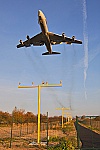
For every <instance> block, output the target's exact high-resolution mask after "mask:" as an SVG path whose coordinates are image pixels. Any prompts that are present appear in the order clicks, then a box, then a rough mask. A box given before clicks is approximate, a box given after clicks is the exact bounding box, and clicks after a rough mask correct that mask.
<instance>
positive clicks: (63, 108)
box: [56, 107, 70, 128]
mask: <svg viewBox="0 0 100 150" xmlns="http://www.w3.org/2000/svg"><path fill="white" fill-rule="evenodd" d="M56 110H62V128H63V127H64V125H63V117H64V114H65V112H64V110H70V108H65V107H62V108H56Z"/></svg>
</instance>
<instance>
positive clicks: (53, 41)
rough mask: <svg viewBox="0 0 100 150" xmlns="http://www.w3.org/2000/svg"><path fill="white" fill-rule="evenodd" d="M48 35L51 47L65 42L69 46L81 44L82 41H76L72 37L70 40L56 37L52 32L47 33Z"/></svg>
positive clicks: (59, 36)
mask: <svg viewBox="0 0 100 150" xmlns="http://www.w3.org/2000/svg"><path fill="white" fill-rule="evenodd" d="M48 34H49V38H50V41H51V44H53V45H55V44H61V43H62V42H65V43H66V44H71V43H77V44H82V41H80V40H76V39H75V37H74V36H73V37H72V38H69V37H66V36H64V35H58V34H55V33H52V32H48Z"/></svg>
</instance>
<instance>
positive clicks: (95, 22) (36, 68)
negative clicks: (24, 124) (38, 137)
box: [0, 0, 100, 116]
mask: <svg viewBox="0 0 100 150" xmlns="http://www.w3.org/2000/svg"><path fill="white" fill-rule="evenodd" d="M84 2H86V11H85V12H84V10H83V4H84ZM99 6H100V1H99V0H91V1H89V0H88V1H87V0H80V1H79V0H62V1H61V0H57V1H56V0H51V1H46V0H42V2H41V1H40V0H38V1H37V0H34V1H31V0H30V1H28V0H17V1H13V0H9V1H6V0H3V1H1V4H0V110H2V111H8V112H10V113H11V112H12V110H13V109H14V107H15V106H16V107H17V108H19V109H20V108H21V109H25V110H26V111H32V112H33V113H35V114H37V89H18V82H21V83H22V85H31V83H32V82H34V84H35V85H38V84H41V82H42V81H48V82H49V83H50V84H52V83H53V84H56V83H59V82H60V80H62V84H63V86H62V87H59V88H44V89H41V113H43V114H46V112H47V111H48V112H49V115H61V111H57V110H56V108H57V107H62V106H64V107H71V112H72V115H73V116H75V115H100V69H99V68H100V42H99V40H100V38H99V35H100V17H99V14H100V9H99ZM39 9H40V10H42V11H43V12H44V14H45V16H46V18H47V23H48V28H49V31H51V32H54V33H57V34H62V32H65V34H66V36H68V37H72V36H73V35H75V37H76V38H77V39H80V40H82V41H83V44H82V45H77V44H76V45H75V44H73V45H65V44H62V45H56V46H52V49H53V51H59V52H61V55H56V56H42V55H41V54H42V53H43V52H46V48H45V46H41V47H35V46H34V47H30V48H21V49H17V48H16V45H17V44H18V42H19V40H20V39H22V40H26V35H29V36H30V37H32V36H34V35H36V34H38V33H39V32H41V30H40V26H39V24H38V16H37V15H38V10H39ZM85 15H87V19H85V22H84V17H85ZM85 23H86V24H85ZM85 25H86V26H85ZM84 34H85V35H86V37H87V39H85V40H84ZM87 40H88V43H87V47H88V48H87V50H88V67H87V70H86V74H87V77H86V81H85V87H84V68H85V67H84V66H85V64H84V60H85V57H86V55H85V51H86V50H85V48H84V47H85V45H86V43H85V42H86V41H87ZM85 92H86V93H87V98H86V97H85Z"/></svg>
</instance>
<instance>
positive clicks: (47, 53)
mask: <svg viewBox="0 0 100 150" xmlns="http://www.w3.org/2000/svg"><path fill="white" fill-rule="evenodd" d="M54 54H61V53H59V52H52V53H49V52H45V53H43V54H42V55H54Z"/></svg>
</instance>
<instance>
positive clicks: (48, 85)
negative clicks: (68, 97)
mask: <svg viewBox="0 0 100 150" xmlns="http://www.w3.org/2000/svg"><path fill="white" fill-rule="evenodd" d="M61 86H62V81H60V84H48V82H46V83H45V82H42V84H40V85H34V83H33V82H32V85H31V86H21V83H19V85H18V88H38V140H37V141H38V144H39V143H40V90H41V88H44V87H45V88H47V87H61Z"/></svg>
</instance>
